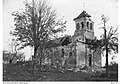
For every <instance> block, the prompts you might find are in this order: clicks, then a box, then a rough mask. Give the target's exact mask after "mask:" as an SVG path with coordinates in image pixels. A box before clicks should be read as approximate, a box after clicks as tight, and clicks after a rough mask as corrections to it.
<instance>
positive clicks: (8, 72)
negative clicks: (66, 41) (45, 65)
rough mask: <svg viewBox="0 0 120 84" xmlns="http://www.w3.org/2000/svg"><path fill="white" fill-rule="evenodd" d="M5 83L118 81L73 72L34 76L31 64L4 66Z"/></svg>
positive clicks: (90, 73)
mask: <svg viewBox="0 0 120 84" xmlns="http://www.w3.org/2000/svg"><path fill="white" fill-rule="evenodd" d="M3 81H118V78H117V77H116V75H111V76H110V77H109V78H106V77H105V76H104V73H99V72H97V73H93V72H89V73H86V72H82V71H79V72H72V71H64V72H61V71H58V70H56V71H40V70H39V66H38V69H37V70H36V74H33V69H32V64H31V63H30V62H26V63H17V64H3Z"/></svg>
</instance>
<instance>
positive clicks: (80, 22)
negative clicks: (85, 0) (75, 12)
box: [73, 11, 94, 41]
mask: <svg viewBox="0 0 120 84" xmlns="http://www.w3.org/2000/svg"><path fill="white" fill-rule="evenodd" d="M73 20H74V21H75V27H76V29H75V32H74V36H75V37H78V36H81V37H82V40H83V41H84V39H85V38H89V39H94V22H93V21H92V20H91V16H90V15H89V14H88V13H86V11H83V12H82V13H81V14H80V15H79V16H78V17H76V18H75V19H73Z"/></svg>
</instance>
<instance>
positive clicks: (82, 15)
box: [73, 11, 91, 20]
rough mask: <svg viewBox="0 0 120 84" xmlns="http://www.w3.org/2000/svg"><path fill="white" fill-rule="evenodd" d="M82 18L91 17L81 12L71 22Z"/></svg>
mask: <svg viewBox="0 0 120 84" xmlns="http://www.w3.org/2000/svg"><path fill="white" fill-rule="evenodd" d="M82 17H91V16H90V15H89V14H88V13H87V12H86V11H83V12H82V13H81V14H80V15H79V16H78V17H76V18H75V19H73V20H76V19H80V18H82Z"/></svg>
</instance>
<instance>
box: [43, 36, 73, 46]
mask: <svg viewBox="0 0 120 84" xmlns="http://www.w3.org/2000/svg"><path fill="white" fill-rule="evenodd" d="M71 42H72V39H71V36H65V37H60V38H57V39H54V40H50V41H49V42H47V45H46V47H45V48H52V47H58V46H66V45H68V44H70V43H71Z"/></svg>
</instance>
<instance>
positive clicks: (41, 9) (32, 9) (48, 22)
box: [11, 0, 66, 57]
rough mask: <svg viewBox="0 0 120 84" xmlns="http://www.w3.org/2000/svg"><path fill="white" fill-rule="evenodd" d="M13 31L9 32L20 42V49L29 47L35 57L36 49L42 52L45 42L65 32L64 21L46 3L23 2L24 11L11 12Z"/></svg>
mask: <svg viewBox="0 0 120 84" xmlns="http://www.w3.org/2000/svg"><path fill="white" fill-rule="evenodd" d="M12 15H13V16H14V21H15V24H14V25H15V30H14V31H13V32H11V34H12V35H14V36H16V37H17V41H20V42H21V47H20V49H21V48H24V47H26V46H31V47H33V48H34V57H36V54H37V50H38V48H39V49H40V50H41V52H42V50H43V48H44V46H45V45H46V42H48V41H49V40H50V39H53V38H55V37H56V36H57V34H58V33H59V32H64V31H65V29H64V28H65V27H66V26H65V24H66V21H63V19H59V18H58V14H57V12H56V10H55V9H52V7H51V6H50V5H49V3H48V2H47V1H41V0H39V1H38V0H32V2H31V3H28V2H27V1H26V2H25V11H22V12H18V11H16V12H13V14H12Z"/></svg>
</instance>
